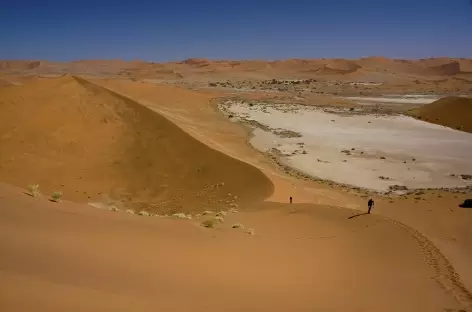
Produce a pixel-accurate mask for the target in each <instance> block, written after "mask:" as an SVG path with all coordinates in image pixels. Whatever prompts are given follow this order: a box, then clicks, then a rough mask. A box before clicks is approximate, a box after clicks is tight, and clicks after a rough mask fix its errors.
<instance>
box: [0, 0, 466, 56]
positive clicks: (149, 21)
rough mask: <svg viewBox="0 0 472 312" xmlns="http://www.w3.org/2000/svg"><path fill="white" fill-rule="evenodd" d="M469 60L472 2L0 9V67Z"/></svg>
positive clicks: (4, 4)
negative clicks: (23, 62) (5, 63)
mask: <svg viewBox="0 0 472 312" xmlns="http://www.w3.org/2000/svg"><path fill="white" fill-rule="evenodd" d="M373 55H375V56H386V57H395V58H425V57H433V56H452V57H472V1H470V0H437V1H424V0H409V1H405V0H396V1H381V0H376V1H373V0H363V1H348V0H343V1H341V0H338V1H336V0H326V1H325V0H320V1H316V0H311V1H309V0H308V1H298V0H284V1H278V0H273V1H265V0H264V1H256V0H252V1H250V0H232V1H225V0H219V1H217V0H202V1H190V0H174V1H172V0H170V1H158V0H156V1H139V0H134V1H121V0H115V1H109V0H95V1H90V0H79V1H77V0H75V1H68V0H62V1H52V0H49V1H48V0H42V1H39V0H36V1H33V0H31V1H22V0H0V59H40V60H54V61H70V60H79V59H124V60H133V59H142V60H147V61H171V60H182V59H186V58H190V57H202V58H211V59H284V58H321V57H326V58H330V57H338V58H358V57H364V56H373Z"/></svg>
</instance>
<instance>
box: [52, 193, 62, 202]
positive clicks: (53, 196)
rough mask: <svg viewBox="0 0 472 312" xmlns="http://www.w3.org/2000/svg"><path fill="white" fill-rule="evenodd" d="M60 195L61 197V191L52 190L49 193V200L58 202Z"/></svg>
mask: <svg viewBox="0 0 472 312" xmlns="http://www.w3.org/2000/svg"><path fill="white" fill-rule="evenodd" d="M61 197H62V193H61V192H54V193H52V195H51V200H52V201H53V202H60V201H61Z"/></svg>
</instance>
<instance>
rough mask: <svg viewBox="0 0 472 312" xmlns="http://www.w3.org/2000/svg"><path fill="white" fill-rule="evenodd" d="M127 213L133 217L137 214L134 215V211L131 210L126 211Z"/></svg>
mask: <svg viewBox="0 0 472 312" xmlns="http://www.w3.org/2000/svg"><path fill="white" fill-rule="evenodd" d="M126 213H129V214H132V215H134V214H135V213H134V210H131V209H126Z"/></svg>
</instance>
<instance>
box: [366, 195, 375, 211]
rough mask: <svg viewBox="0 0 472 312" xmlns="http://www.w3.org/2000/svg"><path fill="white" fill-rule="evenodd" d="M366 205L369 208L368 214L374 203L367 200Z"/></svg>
mask: <svg viewBox="0 0 472 312" xmlns="http://www.w3.org/2000/svg"><path fill="white" fill-rule="evenodd" d="M367 205H368V206H369V211H368V212H367V213H370V210H371V209H372V207H374V201H373V200H372V198H371V199H369V201H368V202H367Z"/></svg>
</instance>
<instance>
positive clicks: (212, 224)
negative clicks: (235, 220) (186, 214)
mask: <svg viewBox="0 0 472 312" xmlns="http://www.w3.org/2000/svg"><path fill="white" fill-rule="evenodd" d="M201 224H202V226H204V227H206V228H214V227H215V226H216V225H217V224H218V221H216V220H215V219H207V220H204V221H203V222H202V223H201Z"/></svg>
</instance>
